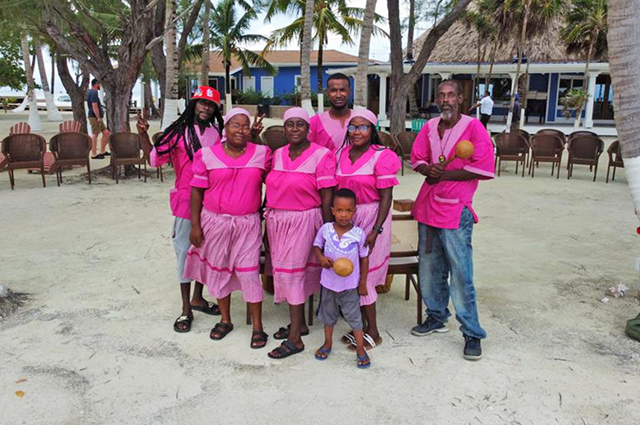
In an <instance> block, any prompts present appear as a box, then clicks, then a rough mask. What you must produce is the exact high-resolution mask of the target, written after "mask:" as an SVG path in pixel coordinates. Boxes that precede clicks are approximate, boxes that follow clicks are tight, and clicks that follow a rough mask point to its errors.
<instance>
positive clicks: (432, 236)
mask: <svg viewBox="0 0 640 425" xmlns="http://www.w3.org/2000/svg"><path fill="white" fill-rule="evenodd" d="M462 102H463V96H462V92H461V90H460V86H459V85H458V83H457V82H455V81H452V80H447V81H443V82H442V83H441V84H440V85H439V86H438V92H437V104H438V106H439V107H440V110H441V114H440V117H437V118H434V119H431V120H429V122H428V123H427V124H426V125H425V126H424V127H423V128H422V130H421V131H420V133H419V134H418V136H417V138H416V141H415V142H414V145H413V149H412V151H411V163H412V165H413V169H414V170H416V171H417V172H419V173H420V174H422V175H424V176H426V179H425V182H424V183H423V185H422V188H421V189H420V193H419V194H418V198H417V199H416V202H415V205H414V208H413V211H412V214H413V216H414V217H415V219H416V220H417V221H418V222H419V225H418V227H419V236H420V240H419V268H420V273H419V280H420V289H421V291H422V297H423V299H424V303H425V305H426V306H427V319H426V320H425V322H424V323H423V324H421V325H418V326H415V327H414V328H413V329H412V330H411V333H412V334H413V335H416V336H424V335H429V334H431V333H434V332H440V333H442V332H447V331H448V330H449V329H448V328H447V327H446V325H445V323H446V322H447V320H448V319H449V317H450V316H451V313H450V312H449V309H448V307H447V306H448V304H449V297H451V299H452V301H453V306H454V307H455V310H456V319H457V320H458V322H460V324H461V326H460V330H461V331H462V334H463V336H464V338H465V347H464V357H465V358H466V359H467V360H479V359H480V358H482V348H481V344H480V340H481V339H483V338H486V336H487V334H486V332H485V331H484V329H482V327H481V326H480V322H479V319H478V309H477V306H476V292H475V287H474V285H473V261H472V246H471V234H472V231H473V225H474V223H476V222H477V221H478V217H477V215H476V214H475V212H474V211H473V208H472V201H473V195H474V193H475V191H476V189H477V187H478V181H479V180H485V179H491V178H493V177H494V153H493V144H492V143H491V139H490V138H489V136H488V134H487V131H486V129H485V128H484V126H483V125H482V123H481V122H480V121H478V120H477V119H475V118H471V117H469V116H467V115H462V114H461V113H460V108H461V107H462ZM462 140H468V141H471V143H473V146H474V152H473V155H472V156H471V157H470V158H468V159H459V158H455V159H453V160H452V161H451V162H450V163H447V161H448V160H449V159H450V158H452V157H454V155H455V146H456V144H457V143H458V142H459V141H462ZM447 280H449V283H447Z"/></svg>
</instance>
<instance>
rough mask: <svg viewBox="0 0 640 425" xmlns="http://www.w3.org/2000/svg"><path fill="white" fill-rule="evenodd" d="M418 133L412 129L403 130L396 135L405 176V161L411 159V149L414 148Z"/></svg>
mask: <svg viewBox="0 0 640 425" xmlns="http://www.w3.org/2000/svg"><path fill="white" fill-rule="evenodd" d="M417 136H418V134H417V133H414V132H412V131H406V130H404V131H401V132H400V133H398V134H396V135H395V140H396V144H397V145H398V147H399V151H400V153H399V154H398V155H399V156H400V159H402V161H401V162H402V175H403V176H404V161H411V149H412V148H413V142H415V141H416V137H417Z"/></svg>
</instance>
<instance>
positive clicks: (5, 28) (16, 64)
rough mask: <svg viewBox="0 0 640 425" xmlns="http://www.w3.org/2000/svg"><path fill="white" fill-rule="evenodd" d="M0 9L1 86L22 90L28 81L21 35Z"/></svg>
mask: <svg viewBox="0 0 640 425" xmlns="http://www.w3.org/2000/svg"><path fill="white" fill-rule="evenodd" d="M15 29H16V28H15V27H13V28H12V25H11V22H10V19H9V18H8V16H7V15H5V14H4V13H2V11H0V87H10V88H12V89H14V90H21V89H22V88H23V87H24V85H25V84H26V83H27V79H26V77H25V74H24V69H23V67H22V52H21V50H20V35H19V34H18V32H17V31H15Z"/></svg>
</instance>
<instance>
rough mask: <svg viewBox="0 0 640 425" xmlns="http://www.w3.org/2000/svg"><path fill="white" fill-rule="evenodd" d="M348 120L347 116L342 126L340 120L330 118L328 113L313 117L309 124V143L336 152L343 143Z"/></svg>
mask: <svg viewBox="0 0 640 425" xmlns="http://www.w3.org/2000/svg"><path fill="white" fill-rule="evenodd" d="M350 119H351V118H350V116H349V117H348V118H347V119H346V120H345V121H344V126H343V125H342V123H341V122H340V120H335V119H333V118H331V115H329V111H327V112H323V113H322V114H318V115H314V116H313V117H311V123H310V124H309V141H310V142H312V143H317V144H318V145H320V146H324V147H325V148H327V149H329V150H330V151H332V152H335V151H337V150H338V148H339V147H340V146H342V144H343V143H344V138H345V136H346V135H347V126H348V125H349V120H350Z"/></svg>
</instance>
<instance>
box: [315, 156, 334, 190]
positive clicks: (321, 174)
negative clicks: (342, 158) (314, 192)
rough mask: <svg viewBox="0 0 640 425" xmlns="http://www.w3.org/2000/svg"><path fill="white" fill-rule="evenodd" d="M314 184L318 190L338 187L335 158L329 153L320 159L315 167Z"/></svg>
mask: <svg viewBox="0 0 640 425" xmlns="http://www.w3.org/2000/svg"><path fill="white" fill-rule="evenodd" d="M316 184H317V187H318V190H320V189H326V188H328V187H334V186H337V185H338V180H336V157H335V155H334V154H333V153H332V152H331V151H329V152H327V153H326V154H325V155H324V156H323V157H322V159H321V160H320V162H319V163H318V166H317V167H316Z"/></svg>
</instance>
